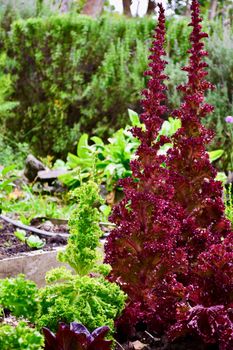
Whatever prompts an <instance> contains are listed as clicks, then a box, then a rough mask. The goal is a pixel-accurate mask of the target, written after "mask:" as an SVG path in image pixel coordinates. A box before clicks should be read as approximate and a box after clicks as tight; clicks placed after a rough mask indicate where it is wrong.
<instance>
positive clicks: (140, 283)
mask: <svg viewBox="0 0 233 350" xmlns="http://www.w3.org/2000/svg"><path fill="white" fill-rule="evenodd" d="M159 9H160V15H159V20H158V26H157V28H156V30H155V35H154V38H155V40H154V41H153V44H152V45H153V46H152V48H151V52H152V54H151V55H150V57H149V58H150V60H151V63H150V68H151V69H150V70H149V71H147V72H146V75H148V76H150V77H151V78H150V80H149V82H148V88H147V89H146V90H144V91H143V95H144V99H143V101H142V105H143V109H144V111H143V114H142V115H141V120H142V122H144V124H145V130H142V129H140V128H134V129H133V133H134V135H135V136H137V137H138V138H139V139H140V141H141V145H140V146H139V148H138V150H137V159H136V160H134V161H132V162H131V169H132V173H133V176H132V179H124V180H122V181H121V184H122V185H123V188H124V194H125V198H124V199H123V200H122V201H121V202H120V204H119V205H117V206H116V207H115V208H114V210H113V214H112V216H111V220H112V221H113V222H115V223H116V224H117V225H118V227H117V228H116V229H115V230H113V231H112V232H111V234H110V236H109V238H108V240H107V244H106V247H105V252H106V259H105V261H106V262H107V263H110V264H111V266H112V271H111V273H110V275H109V277H108V278H109V279H110V280H111V281H116V282H118V283H119V284H120V286H121V287H122V289H123V290H124V291H125V292H126V293H127V294H128V296H129V299H128V303H127V306H126V309H125V311H124V313H123V315H122V317H121V318H120V319H119V320H118V321H117V324H118V327H120V326H121V325H122V326H123V329H124V330H126V329H127V330H129V329H130V328H131V330H132V327H133V326H135V325H136V324H137V323H138V322H143V323H145V324H151V325H152V324H153V325H155V327H156V328H157V329H163V328H164V325H166V324H167V323H168V324H169V323H170V322H171V320H172V315H173V316H175V312H176V309H175V301H176V300H177V297H178V298H182V295H183V294H184V287H183V285H182V283H179V282H177V281H176V274H179V273H181V272H183V273H184V274H185V273H186V269H187V264H186V260H187V257H186V253H185V252H184V251H183V249H182V248H178V249H177V250H176V249H175V246H176V240H177V235H178V233H179V227H180V217H182V215H181V212H182V209H181V208H180V211H179V210H178V209H179V208H178V207H177V205H176V204H175V203H173V202H171V199H172V198H173V193H174V191H173V187H172V186H170V184H169V182H168V179H169V173H168V169H166V168H164V167H163V166H162V163H163V162H164V161H165V159H166V158H165V157H164V156H159V155H158V150H159V149H160V146H161V145H163V144H165V143H166V142H168V139H167V138H166V137H160V138H159V139H158V138H157V136H158V132H159V130H160V128H161V125H162V123H163V120H162V118H161V117H162V116H163V114H164V113H165V112H166V111H167V108H166V107H165V105H164V103H165V99H166V95H165V91H166V87H165V85H164V83H163V81H164V79H166V78H167V77H166V75H165V74H164V68H165V65H166V61H165V60H163V59H162V56H163V55H164V54H165V52H164V48H163V45H164V42H165V17H164V9H163V7H162V5H159ZM171 251H172V253H171ZM178 257H179V259H178ZM181 260H182V261H181ZM176 261H178V264H177V263H176ZM165 291H166V292H165ZM156 293H157V294H158V295H159V296H158V295H156ZM164 295H167V296H168V298H167V300H165V301H164ZM153 327H154V326H153Z"/></svg>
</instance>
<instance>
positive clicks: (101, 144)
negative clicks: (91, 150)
mask: <svg viewBox="0 0 233 350" xmlns="http://www.w3.org/2000/svg"><path fill="white" fill-rule="evenodd" d="M91 140H92V141H93V142H95V144H96V145H97V146H104V142H103V140H102V139H101V138H100V137H98V136H93V137H91Z"/></svg>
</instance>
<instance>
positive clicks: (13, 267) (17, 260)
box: [0, 247, 67, 287]
mask: <svg viewBox="0 0 233 350" xmlns="http://www.w3.org/2000/svg"><path fill="white" fill-rule="evenodd" d="M63 249H64V247H57V248H54V249H53V250H49V251H43V250H38V251H33V252H29V253H23V254H20V255H16V256H14V257H10V258H5V259H3V260H0V278H5V277H15V276H16V275H18V274H19V273H23V274H24V275H25V276H26V277H27V278H28V279H30V280H32V281H34V282H35V283H36V284H37V285H38V287H42V286H43V285H44V284H45V274H46V272H47V271H49V270H51V269H52V268H55V267H60V266H67V265H66V264H63V263H60V262H58V261H57V259H56V256H57V252H58V251H60V250H63Z"/></svg>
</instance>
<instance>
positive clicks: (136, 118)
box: [128, 109, 141, 126]
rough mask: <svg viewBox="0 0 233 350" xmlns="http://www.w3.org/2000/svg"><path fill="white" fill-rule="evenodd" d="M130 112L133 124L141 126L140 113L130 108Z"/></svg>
mask: <svg viewBox="0 0 233 350" xmlns="http://www.w3.org/2000/svg"><path fill="white" fill-rule="evenodd" d="M128 113H129V119H130V121H131V124H132V126H140V124H141V123H140V119H139V115H138V113H137V112H135V111H133V110H132V109H128Z"/></svg>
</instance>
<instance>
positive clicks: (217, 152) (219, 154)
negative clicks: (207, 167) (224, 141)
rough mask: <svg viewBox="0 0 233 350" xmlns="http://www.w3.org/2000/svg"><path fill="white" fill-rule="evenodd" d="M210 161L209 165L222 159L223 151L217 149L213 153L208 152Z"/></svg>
mask: <svg viewBox="0 0 233 350" xmlns="http://www.w3.org/2000/svg"><path fill="white" fill-rule="evenodd" d="M208 153H209V157H210V161H211V163H212V162H214V161H215V160H217V159H219V158H221V157H222V155H223V153H224V150H223V149H217V150H215V151H211V152H208Z"/></svg>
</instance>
